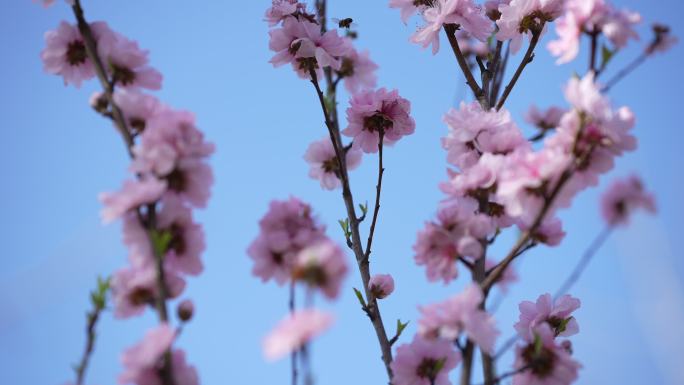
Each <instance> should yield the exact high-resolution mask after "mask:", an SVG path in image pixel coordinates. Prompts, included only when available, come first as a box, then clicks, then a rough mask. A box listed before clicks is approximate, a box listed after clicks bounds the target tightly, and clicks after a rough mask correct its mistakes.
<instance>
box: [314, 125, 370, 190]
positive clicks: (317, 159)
mask: <svg viewBox="0 0 684 385" xmlns="http://www.w3.org/2000/svg"><path fill="white" fill-rule="evenodd" d="M342 151H345V159H346V161H347V170H354V169H356V168H357V167H358V166H359V164H360V163H361V157H362V156H363V153H362V152H361V149H360V148H358V147H354V146H352V147H350V148H349V150H342ZM304 159H305V160H306V161H307V163H309V166H310V168H309V177H311V178H312V179H317V180H319V181H320V184H321V188H324V189H326V190H334V189H336V188H338V187H340V185H341V182H340V179H339V178H338V176H337V174H338V173H339V165H338V161H337V156H336V154H335V149H334V148H333V145H332V142H331V141H330V137H329V136H326V137H324V138H322V139H320V140H318V141H315V142H313V143H311V144H310V145H309V147H308V148H307V150H306V153H305V154H304Z"/></svg>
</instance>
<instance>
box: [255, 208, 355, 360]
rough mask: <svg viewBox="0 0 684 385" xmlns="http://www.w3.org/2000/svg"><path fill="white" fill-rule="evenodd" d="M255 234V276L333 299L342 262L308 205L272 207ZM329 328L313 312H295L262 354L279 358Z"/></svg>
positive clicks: (322, 316)
mask: <svg viewBox="0 0 684 385" xmlns="http://www.w3.org/2000/svg"><path fill="white" fill-rule="evenodd" d="M259 230H260V231H259V235H258V236H257V238H256V239H255V240H254V241H253V242H252V243H251V245H250V246H249V249H248V250H247V253H248V254H249V256H250V258H252V260H254V268H253V270H252V272H253V273H254V274H255V275H256V276H258V277H259V278H261V279H262V280H263V281H264V282H266V281H269V280H271V279H273V280H275V281H276V283H278V284H279V285H284V284H285V283H287V282H290V283H291V284H292V285H294V284H295V283H302V284H304V285H305V286H306V287H307V288H308V289H309V290H317V291H320V292H321V293H322V294H323V295H324V296H325V297H327V298H328V299H335V298H337V296H338V295H339V292H340V288H341V286H342V282H343V280H344V278H345V277H346V275H347V269H348V268H347V263H346V260H345V258H346V257H345V254H344V251H343V250H342V248H340V247H339V246H338V245H337V244H336V243H335V242H333V241H332V240H330V239H329V238H328V237H327V236H326V235H325V227H324V226H323V225H321V224H319V223H318V221H317V220H316V218H314V216H313V213H312V210H311V207H310V206H309V205H308V204H306V203H303V202H302V201H300V200H299V199H297V198H294V197H292V198H290V199H288V200H286V201H273V202H271V205H270V207H269V211H268V212H267V213H266V215H264V217H263V218H262V219H261V220H260V221H259ZM331 323H332V316H330V315H328V314H327V313H322V312H320V311H318V310H315V309H305V310H301V311H297V312H294V313H292V314H290V315H289V316H288V317H286V318H285V319H284V320H283V321H282V322H281V323H280V324H279V325H278V326H276V327H275V329H274V330H273V331H272V332H271V334H269V336H268V337H266V339H265V340H264V354H265V356H266V357H267V358H269V359H277V358H280V357H282V356H284V355H286V354H288V353H290V352H293V351H297V350H298V349H300V348H301V347H302V346H303V345H304V344H306V343H308V342H309V341H310V340H311V339H312V338H313V337H315V336H316V335H318V334H320V333H321V332H322V331H324V330H325V329H327V328H328V327H329V326H330V324H331Z"/></svg>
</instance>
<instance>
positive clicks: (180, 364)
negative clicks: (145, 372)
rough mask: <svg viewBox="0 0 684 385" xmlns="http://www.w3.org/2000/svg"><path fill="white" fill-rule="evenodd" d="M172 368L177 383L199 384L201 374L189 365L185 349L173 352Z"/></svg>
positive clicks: (181, 384)
mask: <svg viewBox="0 0 684 385" xmlns="http://www.w3.org/2000/svg"><path fill="white" fill-rule="evenodd" d="M171 369H172V370H173V380H174V383H175V384H176V385H199V376H198V375H197V369H195V367H194V366H192V365H189V364H188V363H187V362H186V360H185V351H183V350H182V349H176V350H174V351H173V352H171ZM149 385H162V383H161V380H160V382H159V383H150V384H149Z"/></svg>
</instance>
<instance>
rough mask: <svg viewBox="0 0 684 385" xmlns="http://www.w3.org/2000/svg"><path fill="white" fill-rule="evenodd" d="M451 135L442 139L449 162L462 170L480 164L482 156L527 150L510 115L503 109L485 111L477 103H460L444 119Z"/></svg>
mask: <svg viewBox="0 0 684 385" xmlns="http://www.w3.org/2000/svg"><path fill="white" fill-rule="evenodd" d="M444 122H445V123H446V124H447V126H449V134H448V135H447V136H446V137H445V138H443V139H442V147H444V149H445V150H447V161H448V162H449V163H451V164H453V165H455V166H457V167H459V168H461V169H462V170H463V169H465V168H468V167H471V166H473V165H474V164H475V163H477V160H478V158H479V154H482V153H485V152H491V153H495V154H507V153H509V152H511V151H513V150H515V149H516V148H519V147H525V146H527V141H526V140H525V138H523V136H522V133H521V131H520V129H519V128H518V126H517V125H516V124H515V122H513V119H512V118H511V114H510V113H509V112H508V111H507V110H505V109H502V110H500V111H496V110H495V109H492V110H489V111H484V110H483V109H482V107H480V105H479V104H478V103H477V102H472V103H469V104H466V103H464V102H462V103H461V106H460V108H459V109H458V110H457V109H453V108H452V109H451V110H449V111H448V112H447V113H446V115H444Z"/></svg>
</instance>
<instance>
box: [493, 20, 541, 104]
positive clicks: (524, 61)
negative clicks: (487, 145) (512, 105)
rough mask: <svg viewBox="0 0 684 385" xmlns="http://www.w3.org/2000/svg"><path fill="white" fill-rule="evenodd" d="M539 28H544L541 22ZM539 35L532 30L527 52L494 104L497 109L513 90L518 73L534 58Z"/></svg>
mask: <svg viewBox="0 0 684 385" xmlns="http://www.w3.org/2000/svg"><path fill="white" fill-rule="evenodd" d="M541 28H542V29H543V28H544V25H543V24H542V26H541ZM540 36H541V32H540V31H533V32H532V39H531V40H530V45H529V46H528V47H527V52H525V56H523V59H522V61H520V65H518V69H517V70H516V71H515V74H513V78H511V81H510V82H509V83H508V85H507V86H506V88H505V89H504V93H503V95H501V100H499V103H498V104H497V105H496V109H497V110H500V109H501V108H502V107H503V106H504V104H505V103H506V99H508V96H509V95H510V94H511V91H513V87H515V84H516V83H517V82H518V79H519V78H520V75H521V74H522V73H523V70H525V67H527V65H528V64H530V63H531V62H532V60H534V49H535V47H537V43H539V37H540Z"/></svg>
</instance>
